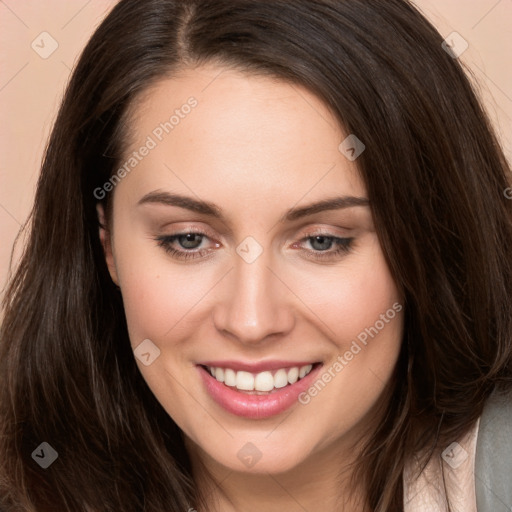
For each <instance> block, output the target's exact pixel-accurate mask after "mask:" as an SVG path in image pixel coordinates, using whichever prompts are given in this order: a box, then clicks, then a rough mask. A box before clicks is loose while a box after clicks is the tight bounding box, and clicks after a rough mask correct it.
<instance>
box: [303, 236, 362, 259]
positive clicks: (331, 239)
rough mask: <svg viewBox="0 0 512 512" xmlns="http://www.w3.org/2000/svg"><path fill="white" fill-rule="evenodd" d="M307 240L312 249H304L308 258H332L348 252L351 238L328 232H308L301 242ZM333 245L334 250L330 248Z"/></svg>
mask: <svg viewBox="0 0 512 512" xmlns="http://www.w3.org/2000/svg"><path fill="white" fill-rule="evenodd" d="M304 241H306V242H309V243H310V245H311V247H313V250H310V249H305V250H304V252H305V253H306V254H307V257H308V258H311V259H315V260H334V259H339V258H340V257H342V256H343V255H345V254H347V253H349V252H350V250H351V248H352V242H353V241H354V239H353V238H342V237H337V236H334V235H331V234H328V233H309V234H307V235H306V236H305V237H304V238H303V239H302V240H301V242H304ZM333 247H334V250H330V249H332V248H333Z"/></svg>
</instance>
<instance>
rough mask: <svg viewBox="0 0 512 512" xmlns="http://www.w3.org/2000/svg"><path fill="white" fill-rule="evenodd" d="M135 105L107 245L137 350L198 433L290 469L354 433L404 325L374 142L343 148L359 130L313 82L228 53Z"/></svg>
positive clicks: (244, 463)
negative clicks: (369, 175) (369, 185)
mask: <svg viewBox="0 0 512 512" xmlns="http://www.w3.org/2000/svg"><path fill="white" fill-rule="evenodd" d="M131 122H132V124H131V126H130V127H131V128H132V129H133V130H134V137H133V139H132V140H131V141H130V147H129V150H128V151H127V152H126V155H125V161H124V162H123V163H122V166H124V167H123V168H124V172H122V171H120V172H119V173H118V176H119V177H120V178H121V179H120V181H119V183H118V184H117V185H116V186H115V187H114V190H113V191H110V192H109V193H113V194H114V208H113V227H112V233H111V241H110V244H111V245H109V243H108V241H107V243H105V242H104V246H105V249H106V256H107V262H108V264H109V269H110V272H111V275H112V278H113V280H114V281H115V282H116V283H117V284H118V285H119V286H120V288H121V292H122V296H123V301H124V307H125V311H126V318H127V323H128V329H129V334H130V341H131V345H132V348H133V349H134V357H136V361H137V364H138V366H139V368H140V371H141V373H142V375H143V377H144V379H145V380H146V382H147V383H148V385H149V387H150V388H151V390H152V391H153V393H154V394H155V396H156V398H157V399H158V400H159V402H160V403H161V404H162V406H163V407H164V408H165V410H166V411H167V412H168V413H169V415H170V416H171V417H172V418H173V419H174V421H175V422H176V423H177V424H178V425H179V427H180V428H181V429H182V430H183V432H184V433H185V434H186V438H187V446H188V448H189V450H192V451H194V453H195V454H196V455H197V456H200V457H201V459H202V460H203V461H204V462H206V463H209V464H210V465H212V466H214V465H216V466H219V465H220V466H223V467H226V468H229V469H230V470H235V471H251V472H272V473H277V472H281V471H285V470H289V469H292V468H296V467H298V466H299V464H301V463H303V462H304V463H306V462H313V461H314V460H315V458H317V460H319V459H318V457H321V456H322V454H323V455H324V456H325V455H326V454H334V453H338V452H340V453H341V452H343V450H345V449H348V446H349V445H350V443H351V442H352V441H353V440H354V439H355V438H356V437H357V436H358V434H360V433H361V432H362V428H363V427H364V426H365V425H367V423H368V420H369V417H370V413H371V411H372V408H373V407H374V406H376V404H377V403H378V401H379V398H380V397H381V395H382V393H383V390H384V387H385V385H386V383H387V382H388V381H389V379H390V376H391V373H392V371H393V368H394V366H395V363H396V360H397V357H398V353H399V349H400V344H401V336H402V324H403V312H402V311H401V310H402V305H401V297H400V295H399V293H398V291H397V287H396V286H395V283H394V281H393V279H392V277H391V275H390V272H389V269H388V267H387V265H386V262H385V259H384V256H383V252H382V249H381V247H380V245H379V241H378V238H377V234H376V232H375V228H374V225H373V222H372V215H371V212H370V207H369V205H368V201H367V197H368V196H367V192H366V189H365V186H364V184H363V182H362V180H361V178H360V176H359V173H358V169H357V159H356V160H354V158H355V156H357V153H358V150H359V151H360V149H362V146H358V147H356V148H355V152H354V151H350V143H351V141H352V142H353V139H349V140H348V141H347V142H345V143H344V145H342V146H341V149H339V146H340V143H342V142H343V141H344V140H345V139H346V138H347V136H348V135H349V134H348V133H343V132H342V131H341V130H340V128H339V127H338V124H337V122H336V120H335V119H334V117H333V116H332V114H331V113H330V112H329V110H328V109H327V108H326V106H325V105H324V104H323V103H322V102H321V101H320V100H319V99H318V98H317V97H316V96H314V95H313V94H311V93H310V92H308V90H306V89H304V88H302V87H299V86H297V85H293V86H292V85H289V84H286V83H284V82H280V81H275V80H272V79H270V78H262V77H256V76H249V75H243V74H241V73H239V72H236V71H232V70H231V71H230V70H227V69H223V68H219V67H214V66H203V67H200V68H197V69H195V70H187V71H186V72H181V73H180V74H179V76H176V77H175V78H173V79H168V80H165V81H161V82H159V83H158V84H157V85H156V86H155V87H153V88H152V89H151V90H149V91H147V93H146V94H145V96H144V98H142V100H141V101H140V102H139V103H138V104H137V106H136V108H135V110H134V115H133V116H132V121H131ZM356 135H357V134H356ZM363 142H364V141H363ZM352 146H353V144H352ZM352 160H354V161H352ZM125 164H126V165H125ZM109 188H110V187H109V186H108V185H107V186H106V187H105V190H108V189H109ZM100 193H102V192H98V194H100ZM178 196H180V197H179V198H178ZM327 200H329V201H333V203H332V204H330V205H327V206H329V207H325V208H324V207H322V204H323V202H324V201H327ZM314 205H319V206H314ZM324 206H326V205H324ZM99 211H100V214H101V208H100V209H99ZM187 233H189V234H188V235H187ZM190 233H192V234H190ZM102 239H103V240H104V233H103V232H102ZM107 240H108V239H107ZM212 367H213V368H215V370H213V373H214V374H215V377H214V376H212V374H211V372H209V371H208V370H209V369H211V368H212ZM217 368H220V369H217ZM308 372H309V373H308ZM222 381H224V382H222ZM254 386H256V388H257V390H254V389H253V390H252V391H251V388H253V387H254ZM220 466H219V467H220Z"/></svg>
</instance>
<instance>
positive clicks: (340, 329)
mask: <svg viewBox="0 0 512 512" xmlns="http://www.w3.org/2000/svg"><path fill="white" fill-rule="evenodd" d="M296 282H298V283H300V282H302V285H301V287H300V288H299V289H298V290H297V291H298V294H300V295H301V297H303V298H304V302H305V303H306V304H307V305H308V306H309V307H310V308H311V310H312V311H313V312H314V313H315V315H316V316H317V317H318V320H319V321H320V323H321V324H323V325H324V327H323V330H324V331H325V334H326V336H328V337H329V338H330V339H332V340H334V341H335V342H336V344H337V345H338V346H339V348H340V349H343V350H345V347H346V345H347V344H348V345H350V342H351V341H352V340H354V339H357V337H358V336H359V335H360V334H361V333H363V334H362V335H361V338H364V333H365V332H367V331H366V329H368V328H371V327H372V326H374V325H375V323H376V322H378V325H377V327H378V328H379V330H381V329H382V320H381V315H385V316H386V320H389V318H391V319H393V318H395V313H396V311H395V310H394V309H393V304H395V303H398V304H401V300H402V299H401V297H400V294H399V293H398V290H397V287H396V284H395V282H394V280H393V278H392V276H391V274H390V272H389V269H388V266H387V264H386V261H385V258H384V255H383V253H382V251H381V249H380V246H379V244H378V242H377V241H376V240H375V242H374V243H372V244H371V246H370V247H369V248H368V249H367V250H365V251H364V254H363V253H361V254H353V255H352V260H350V261H349V260H347V264H346V265H345V264H344V263H341V264H340V266H339V267H336V268H333V269H332V271H330V272H329V273H325V272H324V273H323V274H321V275H316V276H311V279H301V280H299V279H297V280H296ZM390 309H391V311H389V310H390ZM398 309H402V308H401V307H399V308H398ZM388 311H389V315H386V313H387V312H388ZM316 323H317V324H318V325H320V323H319V322H318V321H317V322H316ZM391 323H393V322H386V325H388V324H391ZM395 323H396V322H395Z"/></svg>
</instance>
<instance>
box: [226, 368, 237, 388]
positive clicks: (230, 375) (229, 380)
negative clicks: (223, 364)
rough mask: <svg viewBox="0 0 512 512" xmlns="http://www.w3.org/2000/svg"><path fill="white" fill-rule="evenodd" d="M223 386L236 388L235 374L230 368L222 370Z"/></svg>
mask: <svg viewBox="0 0 512 512" xmlns="http://www.w3.org/2000/svg"><path fill="white" fill-rule="evenodd" d="M224 384H226V386H232V387H234V386H236V373H235V372H234V371H233V370H231V369H230V368H226V369H225V370H224Z"/></svg>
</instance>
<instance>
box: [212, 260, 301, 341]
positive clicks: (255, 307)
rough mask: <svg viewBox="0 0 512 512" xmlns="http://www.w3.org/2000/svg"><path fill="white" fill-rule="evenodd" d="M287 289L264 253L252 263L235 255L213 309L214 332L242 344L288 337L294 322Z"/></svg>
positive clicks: (290, 295)
mask: <svg viewBox="0 0 512 512" xmlns="http://www.w3.org/2000/svg"><path fill="white" fill-rule="evenodd" d="M288 286H289V285H288V283H286V281H285V279H283V278H282V277H281V276H279V273H278V272H276V270H274V269H273V268H272V266H271V261H270V258H269V257H267V256H266V253H265V252H264V253H263V254H262V255H260V256H259V258H258V259H256V261H253V262H252V263H247V262H246V261H244V260H243V259H242V258H240V257H238V256H235V261H234V268H233V270H232V271H231V272H230V273H229V275H228V276H226V281H225V285H224V289H223V291H222V296H221V299H220V300H219V303H218V304H217V305H216V308H215V309H214V319H213V320H214V324H215V326H216V328H217V330H218V331H219V332H221V333H222V334H223V335H224V336H229V337H231V338H233V339H236V340H237V341H238V342H239V343H243V344H245V345H255V344H260V343H262V342H265V341H267V340H269V339H272V340H273V341H275V339H276V337H277V338H279V337H283V336H284V335H286V334H288V333H289V332H290V331H291V330H292V329H293V325H294V321H295V320H294V313H293V305H292V303H291V301H292V298H293V297H294V294H293V292H292V291H291V290H290V289H289V288H288Z"/></svg>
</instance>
